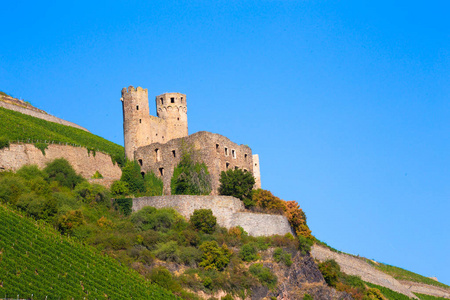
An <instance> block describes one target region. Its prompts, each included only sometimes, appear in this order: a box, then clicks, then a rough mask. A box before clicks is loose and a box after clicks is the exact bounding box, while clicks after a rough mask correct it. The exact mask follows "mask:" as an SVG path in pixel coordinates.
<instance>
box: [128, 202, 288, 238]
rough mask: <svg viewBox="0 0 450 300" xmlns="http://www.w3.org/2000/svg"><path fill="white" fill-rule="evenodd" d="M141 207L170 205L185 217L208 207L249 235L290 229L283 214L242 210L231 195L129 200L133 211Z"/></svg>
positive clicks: (221, 220)
mask: <svg viewBox="0 0 450 300" xmlns="http://www.w3.org/2000/svg"><path fill="white" fill-rule="evenodd" d="M145 206H152V207H156V208H163V207H172V208H174V209H175V210H176V211H178V212H179V213H180V214H181V215H182V216H183V217H185V218H186V219H189V218H190V216H191V215H192V214H193V213H194V210H196V209H211V210H212V213H213V215H214V216H215V217H216V218H217V223H218V224H219V225H220V226H223V227H225V228H231V227H235V226H238V225H239V226H241V227H242V228H244V230H245V231H246V232H248V233H249V234H250V235H252V236H270V235H275V234H279V235H285V234H286V233H291V234H293V232H292V229H291V227H290V225H289V222H288V220H287V218H286V217H285V216H280V215H270V214H259V213H250V212H246V211H245V208H244V205H243V204H242V201H241V200H239V199H237V198H234V197H231V196H186V195H172V196H154V197H141V198H134V199H133V211H138V210H140V209H142V208H143V207H145Z"/></svg>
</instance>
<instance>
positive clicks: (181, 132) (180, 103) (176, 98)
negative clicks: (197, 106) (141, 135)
mask: <svg viewBox="0 0 450 300" xmlns="http://www.w3.org/2000/svg"><path fill="white" fill-rule="evenodd" d="M156 111H157V114H158V117H160V118H161V119H163V120H165V121H166V124H167V127H166V141H169V140H171V139H176V138H180V137H185V136H188V123H187V104H186V95H184V94H180V93H165V94H162V95H159V96H157V97H156Z"/></svg>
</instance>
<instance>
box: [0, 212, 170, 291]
mask: <svg viewBox="0 0 450 300" xmlns="http://www.w3.org/2000/svg"><path fill="white" fill-rule="evenodd" d="M0 228H1V229H2V230H1V231H0V295H1V296H5V297H17V296H18V295H19V296H20V298H21V299H23V298H34V299H47V297H48V299H56V298H61V299H68V298H72V297H74V298H76V299H82V298H83V297H87V298H89V299H104V298H108V299H131V298H135V299H176V297H175V296H173V295H172V294H170V293H169V292H167V291H165V290H164V289H163V288H161V287H159V286H156V285H152V284H150V283H149V282H147V281H146V280H145V279H144V278H143V277H141V276H140V275H139V274H138V273H136V272H135V271H133V270H131V269H128V268H126V267H124V266H121V265H120V264H119V263H118V262H117V261H115V260H114V259H112V258H110V257H107V256H103V255H100V254H99V253H98V252H97V251H95V250H94V249H93V248H91V247H88V246H84V245H83V244H81V243H79V242H76V241H74V240H72V239H69V238H66V237H63V236H61V235H60V234H59V233H58V232H57V231H55V230H53V229H52V228H51V227H50V226H48V225H46V224H45V223H43V222H35V221H31V219H29V218H26V217H23V216H20V215H18V214H16V213H15V212H14V211H13V210H11V209H9V208H8V207H6V206H4V205H3V204H1V205H0Z"/></svg>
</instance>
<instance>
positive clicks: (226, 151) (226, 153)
mask: <svg viewBox="0 0 450 300" xmlns="http://www.w3.org/2000/svg"><path fill="white" fill-rule="evenodd" d="M225 155H227V156H228V148H227V147H225Z"/></svg>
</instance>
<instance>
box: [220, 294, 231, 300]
mask: <svg viewBox="0 0 450 300" xmlns="http://www.w3.org/2000/svg"><path fill="white" fill-rule="evenodd" d="M233 299H234V298H233V296H231V295H230V294H226V295H225V296H223V297H220V300H233Z"/></svg>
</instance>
